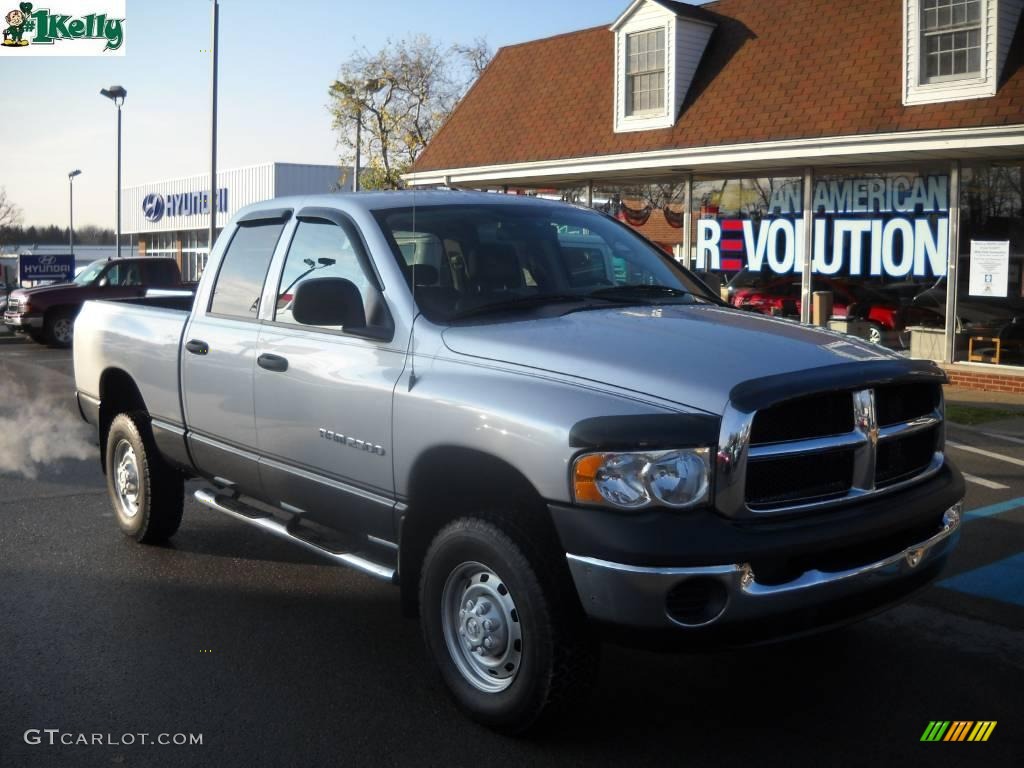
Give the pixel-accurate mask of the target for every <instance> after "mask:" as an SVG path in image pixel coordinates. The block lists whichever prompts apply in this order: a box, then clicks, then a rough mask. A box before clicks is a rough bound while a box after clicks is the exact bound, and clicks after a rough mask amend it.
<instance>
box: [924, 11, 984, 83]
mask: <svg viewBox="0 0 1024 768" xmlns="http://www.w3.org/2000/svg"><path fill="white" fill-rule="evenodd" d="M921 35H922V46H921V48H922V51H923V54H924V56H923V62H922V63H923V65H924V66H923V69H924V71H923V73H922V75H923V78H922V79H923V81H924V82H928V83H937V82H943V81H949V80H954V79H959V78H965V77H979V76H980V75H981V0H923V1H922V8H921Z"/></svg>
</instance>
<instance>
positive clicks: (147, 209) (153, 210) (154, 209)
mask: <svg viewBox="0 0 1024 768" xmlns="http://www.w3.org/2000/svg"><path fill="white" fill-rule="evenodd" d="M142 215H143V216H145V217H146V221H152V222H157V221H160V219H162V218H163V217H164V196H163V195H161V194H158V193H156V192H150V193H149V194H148V195H146V196H145V197H144V198H142Z"/></svg>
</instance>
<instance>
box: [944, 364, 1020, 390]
mask: <svg viewBox="0 0 1024 768" xmlns="http://www.w3.org/2000/svg"><path fill="white" fill-rule="evenodd" d="M946 373H947V374H948V375H949V383H950V384H952V385H954V386H957V387H965V388H967V389H977V390H981V391H983V392H1012V393H1014V394H1024V376H1021V375H1020V374H1017V375H1013V374H999V373H996V372H992V373H989V372H988V371H983V370H978V371H974V370H965V369H963V368H947V369H946Z"/></svg>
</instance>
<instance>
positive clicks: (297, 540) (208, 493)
mask: <svg viewBox="0 0 1024 768" xmlns="http://www.w3.org/2000/svg"><path fill="white" fill-rule="evenodd" d="M195 499H196V501H198V502H199V503H200V504H202V505H203V506H204V507H209V508H210V509H215V510H217V511H218V512H223V513H224V514H225V515H228V516H229V517H233V518H235V519H236V520H241V521H242V522H243V523H249V524H250V525H254V526H256V527H257V528H260V529H262V530H264V531H267V532H268V533H272V534H274V535H275V536H277V537H279V538H282V539H286V540H288V541H290V542H292V543H294V544H298V545H299V546H301V547H303V548H305V549H308V550H309V551H310V552H315V553H316V554H318V555H320V556H322V557H326V558H328V559H329V560H331V561H333V562H335V563H337V564H339V565H347V566H348V567H349V568H355V569H356V570H357V571H360V572H361V573H365V574H367V575H369V576H375V577H376V578H378V579H383V580H384V581H390V582H392V583H397V579H396V578H395V570H394V569H393V568H388V567H387V566H384V565H380V564H378V563H375V562H373V561H371V560H367V559H366V558H363V557H360V556H359V555H353V554H350V553H348V552H332V551H331V550H329V549H326V548H324V547H321V546H319V545H317V544H314V543H313V542H311V541H307V540H306V539H303V538H301V537H299V536H296V535H295V534H293V533H292V532H291V531H289V526H288V525H286V524H285V523H282V522H280V521H278V520H276V519H274V518H273V517H271V516H270V515H267V514H264V513H263V512H261V511H259V510H258V509H256V508H254V507H250V506H248V505H246V504H244V503H243V502H241V501H238V499H236V498H233V497H231V496H228V495H225V494H218V493H215V492H214V491H212V490H209V489H207V488H201V489H199V490H198V491H196V492H195Z"/></svg>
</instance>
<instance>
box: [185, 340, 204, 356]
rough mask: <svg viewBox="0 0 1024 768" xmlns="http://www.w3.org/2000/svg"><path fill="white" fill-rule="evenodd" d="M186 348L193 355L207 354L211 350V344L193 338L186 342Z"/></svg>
mask: <svg viewBox="0 0 1024 768" xmlns="http://www.w3.org/2000/svg"><path fill="white" fill-rule="evenodd" d="M185 349H187V350H188V351H189V352H191V353H192V354H193V355H205V354H206V353H207V352H209V351H210V345H209V344H207V343H206V342H205V341H200V340H199V339H191V340H190V341H188V342H186V343H185Z"/></svg>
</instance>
